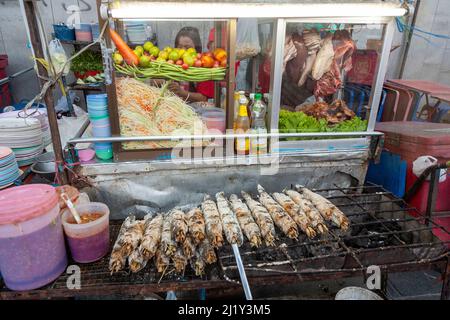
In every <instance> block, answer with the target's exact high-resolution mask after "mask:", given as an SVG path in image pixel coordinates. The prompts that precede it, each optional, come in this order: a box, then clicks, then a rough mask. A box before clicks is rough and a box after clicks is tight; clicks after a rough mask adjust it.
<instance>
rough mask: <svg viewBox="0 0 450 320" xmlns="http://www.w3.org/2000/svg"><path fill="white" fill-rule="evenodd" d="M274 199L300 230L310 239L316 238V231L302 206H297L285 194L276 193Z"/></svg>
mask: <svg viewBox="0 0 450 320" xmlns="http://www.w3.org/2000/svg"><path fill="white" fill-rule="evenodd" d="M272 195H273V198H274V199H275V200H276V201H277V202H278V203H279V204H280V206H282V207H283V209H284V210H285V211H286V212H287V213H288V214H289V215H290V216H291V218H292V220H294V221H295V222H296V223H297V225H298V226H299V227H300V229H301V230H302V231H303V232H304V233H305V234H306V235H307V236H308V238H314V237H315V236H316V231H314V229H313V227H312V225H311V221H310V220H309V218H308V216H307V215H306V213H305V212H303V210H301V208H300V206H299V205H298V204H296V203H295V202H294V201H293V200H292V199H291V198H289V197H288V196H287V195H285V194H284V193H279V192H274V193H273V194H272Z"/></svg>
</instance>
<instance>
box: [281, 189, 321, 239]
mask: <svg viewBox="0 0 450 320" xmlns="http://www.w3.org/2000/svg"><path fill="white" fill-rule="evenodd" d="M284 193H286V194H287V195H288V196H289V197H290V198H291V199H292V200H293V201H294V202H295V203H296V204H298V205H299V207H300V209H301V210H302V211H303V212H304V213H305V214H306V215H307V216H308V218H309V220H310V221H311V225H312V226H313V228H314V229H315V230H317V231H318V232H319V233H321V234H325V233H327V232H328V228H327V226H326V224H325V221H324V220H323V218H322V215H321V214H320V212H319V211H318V210H317V209H316V208H315V207H314V205H313V204H312V203H311V201H309V200H307V199H306V198H305V197H303V196H302V195H301V194H300V193H298V192H297V191H295V190H284Z"/></svg>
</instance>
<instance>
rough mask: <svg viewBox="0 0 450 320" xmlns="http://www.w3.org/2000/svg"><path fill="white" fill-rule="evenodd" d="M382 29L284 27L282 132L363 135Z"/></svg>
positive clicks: (324, 26)
mask: <svg viewBox="0 0 450 320" xmlns="http://www.w3.org/2000/svg"><path fill="white" fill-rule="evenodd" d="M382 39H383V25H374V24H372V25H365V24H364V25H361V24H330V23H314V24H313V23H294V22H289V23H287V25H286V37H285V47H284V55H283V78H282V86H281V110H280V117H279V124H278V125H279V130H280V132H341V131H365V130H366V129H367V119H369V114H370V106H369V105H368V104H369V101H370V97H371V94H372V92H373V90H372V83H373V78H374V75H375V71H376V69H377V64H378V60H379V59H378V58H379V54H380V52H381V47H382Z"/></svg>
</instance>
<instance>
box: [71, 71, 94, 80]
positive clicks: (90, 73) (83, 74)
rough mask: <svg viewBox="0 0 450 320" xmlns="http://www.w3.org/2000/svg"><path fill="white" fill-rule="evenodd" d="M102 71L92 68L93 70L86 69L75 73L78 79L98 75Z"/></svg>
mask: <svg viewBox="0 0 450 320" xmlns="http://www.w3.org/2000/svg"><path fill="white" fill-rule="evenodd" d="M100 73H101V71H96V70H91V71H85V72H83V73H80V72H74V73H73V74H74V75H75V77H76V78H77V79H82V80H84V79H86V78H87V77H95V76H96V75H98V74H100Z"/></svg>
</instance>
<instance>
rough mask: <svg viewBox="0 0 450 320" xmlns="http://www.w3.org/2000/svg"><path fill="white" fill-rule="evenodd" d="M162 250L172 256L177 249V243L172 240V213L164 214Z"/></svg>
mask: <svg viewBox="0 0 450 320" xmlns="http://www.w3.org/2000/svg"><path fill="white" fill-rule="evenodd" d="M161 250H162V251H163V253H164V254H165V255H167V256H168V257H171V256H172V255H173V254H174V253H175V250H177V244H176V242H175V241H173V240H172V215H170V214H166V215H165V216H164V221H163V225H162V231H161Z"/></svg>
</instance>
